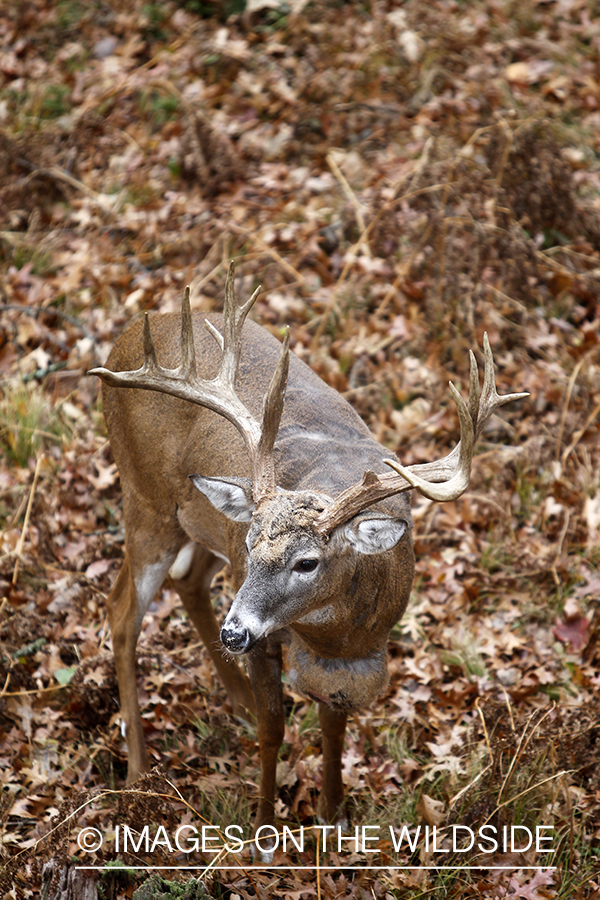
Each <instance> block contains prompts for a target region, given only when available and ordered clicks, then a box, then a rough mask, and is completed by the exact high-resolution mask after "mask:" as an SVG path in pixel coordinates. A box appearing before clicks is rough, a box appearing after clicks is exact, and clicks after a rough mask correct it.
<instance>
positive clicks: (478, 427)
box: [314, 334, 529, 534]
mask: <svg viewBox="0 0 600 900" xmlns="http://www.w3.org/2000/svg"><path fill="white" fill-rule="evenodd" d="M483 352H484V359H485V368H484V375H483V388H482V389H481V390H480V388H479V374H478V371H477V362H476V360H475V356H474V354H473V352H472V351H470V378H469V402H468V405H467V404H466V403H465V401H464V400H463V398H462V397H461V396H460V394H459V393H458V391H457V390H456V388H455V387H454V385H453V384H452V382H450V392H451V394H452V398H453V400H454V402H455V403H456V408H457V411H458V418H459V420H460V441H459V442H458V444H457V445H456V447H455V448H454V449H453V450H452V451H451V452H450V453H449V454H448V456H445V457H443V459H439V460H435V461H434V462H430V463H422V464H420V465H415V466H408V467H405V466H401V465H400V464H399V463H397V462H396V461H395V460H393V459H386V460H384V462H385V463H386V464H387V465H388V466H391V468H392V469H394V470H395V471H396V472H397V473H398V474H397V475H392V474H391V473H385V474H383V475H376V474H375V472H365V474H364V476H363V479H362V481H359V482H357V483H356V484H353V485H352V486H351V487H349V488H347V489H346V490H345V491H343V492H342V493H341V494H339V495H338V496H337V497H336V499H335V500H334V501H333V503H331V504H330V505H329V506H328V507H327V508H326V509H325V510H324V511H323V512H322V513H321V514H320V515H319V517H318V518H317V519H316V520H315V523H314V527H315V529H316V530H317V531H318V532H320V533H321V534H327V533H329V532H330V531H332V530H333V529H334V528H336V527H337V526H338V525H342V524H343V523H344V522H347V521H348V520H349V519H351V518H352V517H353V516H355V515H357V513H359V512H361V510H363V509H366V508H367V507H368V506H371V505H372V504H373V503H377V502H378V501H379V500H385V498H386V497H391V496H392V495H393V494H401V493H403V492H404V491H410V490H412V489H413V488H414V489H415V490H417V491H419V493H420V494H423V495H424V496H425V497H429V499H430V500H442V501H443V500H455V499H456V498H457V497H460V495H461V494H463V493H464V492H465V491H466V489H467V487H468V486H469V481H470V479H471V462H472V459H473V450H474V448H475V443H476V441H477V438H478V437H479V436H480V435H481V433H482V431H483V429H484V427H485V425H486V424H487V422H488V421H489V419H490V417H491V416H492V415H493V413H495V412H496V410H497V409H498V408H499V407H500V406H504V404H505V403H511V402H512V401H513V400H520V399H521V398H522V397H528V396H529V394H528V393H521V394H504V395H503V396H500V395H499V394H498V392H497V390H496V380H495V377H494V358H493V356H492V350H491V348H490V342H489V340H488V336H487V334H484V336H483Z"/></svg>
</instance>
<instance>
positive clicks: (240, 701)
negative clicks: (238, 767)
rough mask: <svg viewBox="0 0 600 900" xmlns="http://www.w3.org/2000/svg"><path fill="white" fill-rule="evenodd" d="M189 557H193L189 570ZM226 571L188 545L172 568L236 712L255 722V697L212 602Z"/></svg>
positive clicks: (207, 554)
mask: <svg viewBox="0 0 600 900" xmlns="http://www.w3.org/2000/svg"><path fill="white" fill-rule="evenodd" d="M186 554H187V555H189V557H190V558H189V563H187V567H186V562H187V561H186ZM222 568H223V560H222V559H218V558H217V557H216V556H214V555H213V554H212V553H210V551H208V550H204V549H203V548H202V547H200V546H198V544H196V545H193V544H186V546H185V547H184V548H183V550H182V551H181V552H180V553H179V555H178V557H177V559H176V560H175V562H174V563H173V566H172V567H171V576H172V578H173V585H174V587H175V590H176V591H177V593H178V594H179V596H180V597H181V601H182V603H183V605H184V606H185V609H186V612H187V614H188V616H189V617H190V619H191V620H192V622H193V623H194V625H195V626H196V629H197V631H198V634H199V635H200V637H201V638H202V640H203V642H204V645H205V647H206V649H207V650H208V652H209V654H210V657H211V659H212V661H213V662H214V664H215V668H216V670H217V672H218V673H219V676H220V678H221V681H222V682H223V685H224V687H225V690H226V691H227V696H228V697H229V701H230V703H231V705H232V707H233V712H234V713H235V715H236V716H241V717H242V718H244V719H246V720H250V719H253V718H254V716H253V713H254V694H253V693H252V688H251V687H250V684H249V682H248V679H247V678H246V676H245V675H244V673H243V672H242V671H241V670H240V668H239V666H238V664H237V663H236V661H235V660H234V659H232V658H231V657H229V656H228V655H226V654H224V652H223V644H222V643H221V638H220V637H219V623H218V622H217V619H216V616H215V614H214V611H213V608H212V603H211V600H210V585H211V582H212V579H213V577H214V575H215V574H216V573H217V572H218V571H219V570H220V569H222Z"/></svg>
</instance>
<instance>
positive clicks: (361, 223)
mask: <svg viewBox="0 0 600 900" xmlns="http://www.w3.org/2000/svg"><path fill="white" fill-rule="evenodd" d="M326 159H327V165H328V166H329V168H330V169H331V171H332V172H333V174H334V175H335V177H336V178H337V180H338V181H339V183H340V184H341V186H342V190H343V191H344V193H345V195H346V197H347V198H348V200H349V201H350V203H351V204H352V206H353V207H354V212H355V213H356V221H357V223H358V227H359V228H360V231H361V234H366V231H367V228H366V225H365V217H364V216H363V210H362V206H361V205H360V203H359V202H358V200H357V199H356V195H355V193H354V191H353V190H352V188H351V187H350V185H349V184H348V181H347V179H346V176H345V175H344V173H343V172H342V170H341V169H340V167H339V166H338V164H337V163H336V161H335V159H334V158H333V153H328V154H327V157H326ZM361 247H362V248H363V250H364V253H365V256H371V255H372V254H371V248H370V247H369V245H368V243H366V242H365V243H364V244H361Z"/></svg>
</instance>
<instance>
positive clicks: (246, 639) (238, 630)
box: [221, 619, 252, 653]
mask: <svg viewBox="0 0 600 900" xmlns="http://www.w3.org/2000/svg"><path fill="white" fill-rule="evenodd" d="M251 641H252V636H251V634H250V632H249V631H248V629H247V628H244V626H243V625H240V623H239V622H238V621H237V620H236V619H232V621H231V622H224V623H223V626H222V628H221V642H222V643H223V646H224V647H225V648H226V649H227V650H229V652H230V653H245V652H246V650H248V649H249V648H250V643H251Z"/></svg>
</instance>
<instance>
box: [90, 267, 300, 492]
mask: <svg viewBox="0 0 600 900" xmlns="http://www.w3.org/2000/svg"><path fill="white" fill-rule="evenodd" d="M234 275H235V266H234V264H233V262H232V263H231V264H230V266H229V271H228V273H227V281H226V284H225V305H224V310H223V335H221V334H220V333H219V332H218V331H217V329H216V328H215V327H214V326H213V325H211V324H210V322H208V321H207V320H205V322H204V324H205V326H206V328H207V330H208V331H209V332H210V334H211V335H212V336H213V337H214V339H215V340H216V341H217V343H218V344H219V346H220V347H221V350H222V352H223V356H222V359H221V366H220V369H219V372H218V374H217V375H216V377H215V378H213V379H211V380H208V379H203V378H199V377H198V375H197V372H196V353H195V349H194V334H193V326H192V313H191V308H190V289H189V287H188V288H186V289H185V294H184V297H183V303H182V306H181V362H180V364H179V365H178V366H177V367H176V368H175V369H166V368H163V367H162V366H161V365H159V363H158V361H157V358H156V348H155V346H154V341H153V339H152V334H151V331H150V319H149V316H148V313H146V314H145V316H144V324H143V329H142V338H143V344H144V362H143V363H142V365H141V367H140V368H139V369H136V370H135V371H130V372H112V371H111V370H110V369H105V368H103V367H101V366H100V367H98V368H95V369H90V371H89V372H88V374H89V375H98V377H99V378H102V380H103V381H105V382H106V383H107V384H110V385H113V386H115V387H131V388H143V389H145V390H148V391H160V392H161V393H163V394H170V395H171V396H173V397H179V398H180V399H181V400H188V401H189V402H190V403H195V404H197V405H198V406H205V407H206V408H207V409H211V410H213V412H216V413H218V414H219V415H221V416H223V417H224V418H225V419H227V420H228V421H229V422H231V423H232V424H233V425H235V427H236V428H237V430H238V431H239V432H240V434H241V436H242V437H243V439H244V443H245V444H246V449H247V451H248V454H249V456H250V460H251V465H252V496H253V498H254V502H255V503H258V502H259V500H260V499H261V498H262V497H264V496H265V495H266V494H269V493H272V492H273V491H274V490H275V469H274V464H273V445H274V443H275V438H276V436H277V430H278V428H279V422H280V420H281V414H282V412H283V402H284V398H285V388H286V384H287V375H288V366H289V344H290V335H289V329H288V330H287V331H286V334H285V337H284V340H283V343H282V347H281V353H280V356H279V361H278V363H277V366H276V368H275V371H274V372H273V376H272V378H271V382H270V384H269V389H268V391H267V393H266V395H265V399H264V407H263V419H262V425H260V424H259V423H258V422H257V421H256V419H255V418H254V417H253V415H252V414H251V413H250V411H249V410H248V408H247V407H246V406H245V405H244V404H243V403H242V401H241V400H240V399H239V397H238V396H237V394H236V391H235V380H236V376H237V371H238V366H239V362H240V353H241V349H242V329H243V326H244V322H245V320H246V316H247V315H248V313H249V311H250V309H251V308H252V305H253V304H254V301H255V300H256V297H257V295H258V292H259V290H260V288H257V289H256V290H255V291H254V293H253V294H252V296H251V297H250V299H249V300H247V301H246V303H244V304H243V305H242V306H238V304H237V302H236V299H235V291H234Z"/></svg>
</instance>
